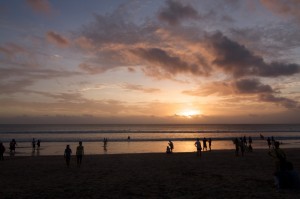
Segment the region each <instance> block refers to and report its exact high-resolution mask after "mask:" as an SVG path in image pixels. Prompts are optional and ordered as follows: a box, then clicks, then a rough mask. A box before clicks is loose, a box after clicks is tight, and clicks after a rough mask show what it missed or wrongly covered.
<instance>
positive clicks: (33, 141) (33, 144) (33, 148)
mask: <svg viewBox="0 0 300 199" xmlns="http://www.w3.org/2000/svg"><path fill="white" fill-rule="evenodd" d="M31 144H32V150H33V151H35V139H34V138H32V142H31Z"/></svg>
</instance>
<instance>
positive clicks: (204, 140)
mask: <svg viewBox="0 0 300 199" xmlns="http://www.w3.org/2000/svg"><path fill="white" fill-rule="evenodd" d="M206 142H207V139H206V138H204V139H203V151H204V149H205V150H206V151H207V144H206Z"/></svg>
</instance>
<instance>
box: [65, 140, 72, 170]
mask: <svg viewBox="0 0 300 199" xmlns="http://www.w3.org/2000/svg"><path fill="white" fill-rule="evenodd" d="M71 154H72V150H71V149H70V145H67V147H66V149H65V153H64V157H65V160H66V164H67V166H68V167H69V166H70V160H71Z"/></svg>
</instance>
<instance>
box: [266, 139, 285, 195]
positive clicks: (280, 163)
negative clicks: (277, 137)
mask: <svg viewBox="0 0 300 199" xmlns="http://www.w3.org/2000/svg"><path fill="white" fill-rule="evenodd" d="M279 145H280V144H279V142H277V141H275V142H274V147H275V148H274V149H272V150H271V151H269V153H268V154H269V156H271V157H272V158H273V160H274V163H275V171H274V173H273V175H274V180H275V186H276V189H279V188H280V184H281V182H280V181H281V178H280V177H281V174H282V172H284V171H285V170H286V168H285V166H286V155H285V153H284V151H283V150H282V149H280V148H279Z"/></svg>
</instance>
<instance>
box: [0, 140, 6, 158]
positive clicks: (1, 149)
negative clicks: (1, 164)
mask: <svg viewBox="0 0 300 199" xmlns="http://www.w3.org/2000/svg"><path fill="white" fill-rule="evenodd" d="M4 152H5V146H4V145H3V143H2V142H0V160H4V157H3V154H4Z"/></svg>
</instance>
